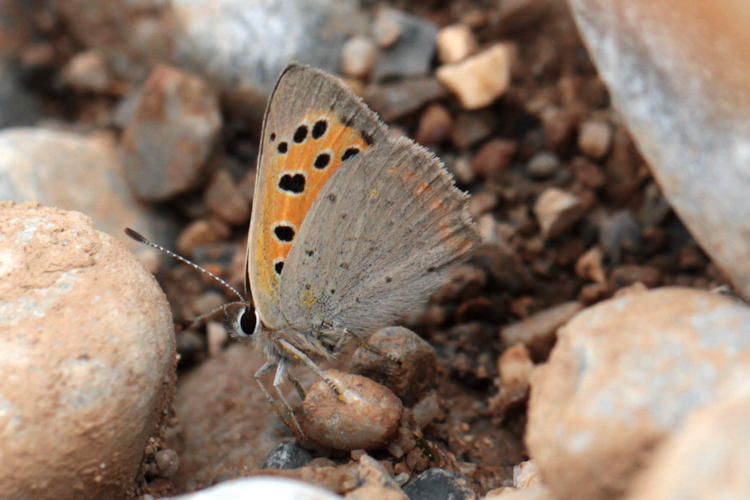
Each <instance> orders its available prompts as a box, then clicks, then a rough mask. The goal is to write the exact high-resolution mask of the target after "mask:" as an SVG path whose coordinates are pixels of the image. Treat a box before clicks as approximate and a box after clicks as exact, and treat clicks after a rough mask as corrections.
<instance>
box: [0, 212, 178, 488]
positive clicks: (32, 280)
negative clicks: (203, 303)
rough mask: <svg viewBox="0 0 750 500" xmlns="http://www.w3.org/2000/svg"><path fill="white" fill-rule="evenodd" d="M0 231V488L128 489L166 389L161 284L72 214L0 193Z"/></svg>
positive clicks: (158, 421)
mask: <svg viewBox="0 0 750 500" xmlns="http://www.w3.org/2000/svg"><path fill="white" fill-rule="evenodd" d="M0 234H2V237H1V238H0V255H1V256H2V258H1V259H0V262H2V264H0V265H1V266H2V275H3V278H2V280H0V304H2V306H1V307H0V317H1V318H0V323H1V324H2V327H1V328H2V334H1V337H2V344H3V348H2V352H3V361H2V362H1V363H0V394H2V401H3V402H2V407H3V409H2V412H0V413H1V414H0V442H2V443H3V446H1V447H0V463H2V464H3V470H2V471H0V491H2V496H3V497H6V498H55V497H56V498H61V497H65V496H68V497H70V496H81V495H84V496H88V497H90V498H122V497H123V496H127V494H126V492H128V491H134V490H135V488H136V484H137V477H138V473H139V470H140V465H141V461H142V459H143V455H144V449H145V448H146V446H147V443H148V442H149V438H151V437H152V436H154V435H158V434H159V433H160V432H161V429H162V428H163V427H164V426H165V425H166V421H165V416H166V413H165V412H166V411H167V409H168V408H169V407H170V405H171V400H172V396H173V391H174V383H175V364H176V356H175V340H174V329H173V325H172V316H171V314H170V310H169V304H168V303H167V300H166V297H165V296H164V292H162V291H161V289H160V288H159V285H158V284H157V283H156V280H154V278H153V276H151V274H150V273H148V271H146V269H145V268H144V267H143V266H142V265H141V264H140V263H139V262H138V260H137V259H136V258H135V256H134V255H133V254H132V253H130V252H129V251H128V250H127V249H126V248H125V247H124V246H123V245H122V244H120V243H119V242H118V241H117V240H116V239H114V238H113V237H112V236H109V235H107V234H105V233H102V232H99V231H97V230H96V229H95V227H94V223H93V222H92V221H91V219H89V218H88V217H86V216H84V215H83V214H81V213H78V212H68V211H64V210H60V209H55V208H48V207H44V206H41V205H39V204H38V203H25V204H21V205H15V204H13V203H12V202H1V203H0ZM76 492H78V493H80V495H77V494H76Z"/></svg>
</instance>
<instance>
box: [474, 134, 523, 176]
mask: <svg viewBox="0 0 750 500" xmlns="http://www.w3.org/2000/svg"><path fill="white" fill-rule="evenodd" d="M516 149H518V145H517V144H516V142H515V141H510V140H507V139H491V140H489V141H487V142H486V143H484V144H483V145H482V147H481V148H480V149H479V151H477V154H476V155H474V159H473V160H472V161H471V168H472V169H473V170H474V173H475V174H476V175H477V177H479V178H487V177H489V176H491V175H493V174H496V173H498V172H502V171H503V170H506V169H507V168H508V165H510V160H511V158H513V155H514V154H515V153H516Z"/></svg>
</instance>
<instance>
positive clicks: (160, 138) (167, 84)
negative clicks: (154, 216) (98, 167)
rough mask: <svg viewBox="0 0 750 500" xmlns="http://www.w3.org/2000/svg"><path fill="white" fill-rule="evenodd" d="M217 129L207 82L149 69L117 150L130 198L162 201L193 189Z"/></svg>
mask: <svg viewBox="0 0 750 500" xmlns="http://www.w3.org/2000/svg"><path fill="white" fill-rule="evenodd" d="M220 129H221V114H220V112H219V101H218V98H217V96H216V94H215V93H214V92H213V91H212V90H211V88H210V87H209V86H208V85H207V84H206V82H204V81H203V80H201V79H200V78H198V77H197V76H194V75H191V74H190V73H186V72H184V71H181V70H178V69H176V68H172V67H169V66H164V65H162V66H158V67H157V68H156V69H154V70H153V72H152V73H151V75H150V76H149V78H148V80H147V81H146V83H145V84H144V87H143V89H142V90H141V92H140V94H139V97H138V102H137V103H136V105H135V111H134V114H133V116H132V119H131V121H130V123H128V124H127V125H126V126H125V130H123V134H122V141H121V146H120V151H121V158H122V162H123V167H124V172H125V176H126V177H127V179H128V182H129V183H130V186H131V188H132V189H133V191H134V193H135V195H136V196H137V197H138V198H141V199H144V200H149V201H164V200H167V199H169V198H172V197H174V196H176V195H178V194H181V193H184V192H186V191H189V190H191V189H193V188H195V187H197V186H198V185H199V183H200V182H201V181H202V180H203V178H204V176H205V174H206V168H207V166H208V165H207V160H208V157H209V155H210V153H211V151H212V149H213V147H214V142H215V141H216V139H217V137H218V134H219V130H220Z"/></svg>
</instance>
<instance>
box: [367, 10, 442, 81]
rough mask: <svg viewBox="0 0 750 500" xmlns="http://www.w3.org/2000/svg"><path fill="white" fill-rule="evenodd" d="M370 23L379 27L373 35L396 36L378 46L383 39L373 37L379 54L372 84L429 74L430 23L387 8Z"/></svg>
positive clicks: (432, 30) (432, 42)
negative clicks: (395, 34)
mask: <svg viewBox="0 0 750 500" xmlns="http://www.w3.org/2000/svg"><path fill="white" fill-rule="evenodd" d="M373 23H374V26H381V28H377V29H376V33H388V32H390V33H393V32H396V31H397V32H398V37H396V39H395V40H394V41H393V42H390V43H387V44H386V45H383V43H382V40H384V39H385V38H386V37H385V36H382V35H381V36H378V35H376V37H377V39H379V40H381V43H380V46H381V51H380V56H379V57H378V60H377V62H376V64H375V70H374V72H373V75H372V76H373V78H374V79H375V81H382V80H385V79H389V78H393V79H404V78H412V77H418V76H425V75H427V74H428V73H429V72H430V62H431V61H432V56H433V55H434V53H435V37H436V36H437V27H436V26H435V24H434V23H432V22H430V21H428V20H426V19H424V18H421V17H418V16H414V15H411V14H407V13H406V12H403V11H400V10H397V9H394V8H391V7H381V8H380V9H378V12H377V14H376V15H375V20H374V21H373ZM382 26H388V28H386V29H384V28H382ZM393 27H395V29H394V28H393ZM388 38H390V37H388Z"/></svg>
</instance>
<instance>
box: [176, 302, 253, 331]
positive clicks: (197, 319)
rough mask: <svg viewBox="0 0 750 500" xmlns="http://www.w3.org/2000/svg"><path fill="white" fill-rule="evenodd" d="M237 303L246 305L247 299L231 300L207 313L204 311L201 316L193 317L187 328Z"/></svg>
mask: <svg viewBox="0 0 750 500" xmlns="http://www.w3.org/2000/svg"><path fill="white" fill-rule="evenodd" d="M236 304H240V305H245V301H244V300H241V301H235V302H229V303H228V304H222V305H220V306H219V307H215V308H213V309H211V310H210V311H208V312H206V313H203V314H201V315H200V316H197V317H195V318H193V320H192V321H191V322H190V324H189V325H188V326H187V327H186V328H187V329H190V328H195V327H196V326H198V325H199V324H201V323H202V322H203V320H204V319H206V318H210V317H211V316H213V315H214V314H216V313H217V312H219V311H226V309H227V307H229V306H233V305H236Z"/></svg>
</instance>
